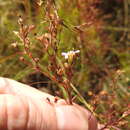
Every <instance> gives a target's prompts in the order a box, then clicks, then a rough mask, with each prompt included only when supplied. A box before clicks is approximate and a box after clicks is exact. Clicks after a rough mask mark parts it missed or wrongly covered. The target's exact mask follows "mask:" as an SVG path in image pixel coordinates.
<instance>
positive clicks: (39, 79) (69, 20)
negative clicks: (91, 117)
mask: <svg viewBox="0 0 130 130" xmlns="http://www.w3.org/2000/svg"><path fill="white" fill-rule="evenodd" d="M46 1H47V0H43V1H42V0H0V76H3V77H8V78H12V79H15V80H18V81H20V82H23V83H26V84H29V85H32V86H33V87H36V88H38V89H40V90H42V91H46V92H48V93H50V94H53V95H58V96H59V95H60V96H61V97H62V96H63V95H62V94H61V90H60V89H59V87H58V85H57V84H55V83H53V82H52V81H51V80H50V79H49V78H47V77H46V76H45V75H43V74H42V73H40V72H37V71H34V69H33V68H31V67H30V66H28V65H27V64H24V63H23V62H22V61H20V57H21V54H20V53H19V52H20V50H21V49H22V45H21V44H20V43H19V39H18V38H17V37H16V36H15V35H14V33H13V31H18V30H19V25H18V22H17V21H18V18H19V16H22V17H23V19H24V22H25V24H27V25H31V24H34V25H35V26H36V28H35V29H34V31H33V32H32V33H31V35H30V37H31V41H32V44H31V51H32V53H33V55H34V56H36V57H38V58H40V60H41V63H42V67H43V68H46V66H47V62H48V60H49V59H48V56H47V54H46V53H44V51H43V49H42V47H41V44H39V42H38V41H36V40H35V38H34V37H35V35H41V34H43V33H46V28H47V26H48V24H47V23H46V22H44V17H45V10H44V6H45V5H46ZM55 4H56V7H57V9H58V15H59V17H60V19H61V20H62V21H63V23H64V26H63V27H59V31H58V33H57V39H58V40H59V45H58V54H61V53H62V52H67V51H70V50H80V55H79V56H78V58H77V59H76V61H75V66H74V68H73V71H74V74H73V78H72V82H73V84H74V85H75V87H76V88H77V89H78V91H79V92H80V94H81V95H82V96H83V97H84V98H85V99H86V101H87V102H88V103H89V104H91V105H92V106H93V107H94V111H95V112H96V113H97V115H98V117H97V118H98V120H99V122H100V123H101V124H108V126H112V128H111V129H116V128H114V127H115V126H116V127H118V128H120V129H121V130H129V129H130V116H129V114H130V112H128V111H129V109H130V1H129V0H71V1H70V0H55ZM40 5H41V6H40ZM17 42H18V47H14V46H15V44H16V43H17ZM60 58H61V59H63V57H62V56H61V57H60ZM75 102H77V103H79V104H81V102H79V101H78V100H76V101H75ZM82 105H84V104H82ZM124 112H125V113H127V114H128V116H125V117H123V118H122V116H124V115H123V113H124ZM127 114H126V115H127ZM120 119H121V120H120ZM118 120H119V121H118ZM112 122H114V123H115V124H114V123H113V124H112ZM116 122H118V123H116Z"/></svg>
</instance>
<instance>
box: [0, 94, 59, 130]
mask: <svg viewBox="0 0 130 130" xmlns="http://www.w3.org/2000/svg"><path fill="white" fill-rule="evenodd" d="M50 129H52V130H56V129H57V124H56V115H55V110H54V107H53V106H52V105H50V104H48V103H46V102H41V101H40V100H38V101H37V102H36V101H34V100H31V99H27V98H25V97H21V98H20V97H18V96H14V95H9V94H2V95H0V130H50Z"/></svg>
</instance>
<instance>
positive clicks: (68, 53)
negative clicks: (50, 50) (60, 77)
mask: <svg viewBox="0 0 130 130" xmlns="http://www.w3.org/2000/svg"><path fill="white" fill-rule="evenodd" d="M79 52H80V50H76V51H68V52H62V53H61V55H62V56H64V57H65V59H68V58H69V57H71V56H75V54H77V53H79Z"/></svg>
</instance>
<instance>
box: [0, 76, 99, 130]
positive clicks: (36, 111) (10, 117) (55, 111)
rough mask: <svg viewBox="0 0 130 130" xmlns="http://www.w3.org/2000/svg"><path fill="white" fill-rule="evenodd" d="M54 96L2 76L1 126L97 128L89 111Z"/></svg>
mask: <svg viewBox="0 0 130 130" xmlns="http://www.w3.org/2000/svg"><path fill="white" fill-rule="evenodd" d="M48 98H49V99H50V101H48V100H47V99H48ZM54 100H55V97H53V96H51V95H49V94H46V93H43V92H41V91H38V90H36V89H34V88H32V87H29V86H27V85H25V84H22V83H19V82H17V81H14V80H11V79H7V78H0V130H97V122H96V119H95V118H94V116H92V114H91V113H90V112H89V111H87V110H86V109H84V108H82V107H80V106H79V105H76V104H74V105H67V104H66V102H65V101H64V100H61V99H60V100H58V101H57V103H55V102H54Z"/></svg>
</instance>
